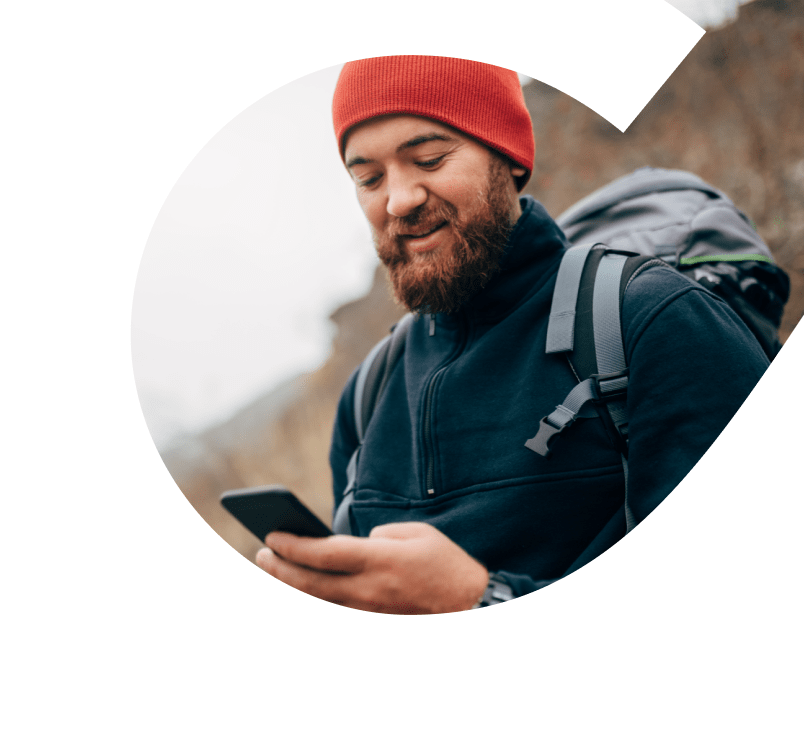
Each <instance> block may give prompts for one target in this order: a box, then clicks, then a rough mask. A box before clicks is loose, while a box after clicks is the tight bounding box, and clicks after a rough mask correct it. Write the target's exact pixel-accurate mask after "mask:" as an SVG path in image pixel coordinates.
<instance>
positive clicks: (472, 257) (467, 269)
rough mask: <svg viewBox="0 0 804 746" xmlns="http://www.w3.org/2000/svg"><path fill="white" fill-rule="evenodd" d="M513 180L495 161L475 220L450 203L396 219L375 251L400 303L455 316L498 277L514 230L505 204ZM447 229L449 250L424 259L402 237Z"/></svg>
mask: <svg viewBox="0 0 804 746" xmlns="http://www.w3.org/2000/svg"><path fill="white" fill-rule="evenodd" d="M510 178H511V175H510V173H509V171H508V168H507V165H506V163H505V162H504V161H503V160H501V159H499V158H492V162H491V165H490V167H489V177H488V182H487V184H486V187H485V191H484V192H481V193H480V195H479V200H478V203H477V205H476V206H475V208H474V209H473V210H472V212H471V214H468V215H465V216H462V215H459V214H458V210H457V209H456V207H455V206H454V205H453V204H451V203H449V202H446V201H443V200H438V201H437V202H432V201H431V200H428V201H427V203H426V204H424V205H421V206H419V207H417V208H416V209H415V210H414V211H413V212H411V213H410V214H409V215H405V216H404V217H401V218H395V219H394V220H393V221H392V222H391V223H390V224H389V225H388V227H387V228H386V230H385V231H384V232H383V233H382V235H379V236H378V235H376V234H375V236H374V245H375V246H376V248H377V254H378V255H379V257H380V260H381V261H382V263H383V264H384V265H385V266H386V267H387V268H388V276H389V279H390V282H391V286H392V288H393V291H394V296H395V297H396V299H397V301H398V302H399V303H401V304H402V305H403V306H405V307H406V308H408V309H409V310H410V311H413V312H415V313H420V314H422V313H454V312H455V311H457V310H459V309H460V308H461V307H462V306H463V305H464V304H465V303H466V302H467V301H468V300H469V299H470V298H472V297H473V296H474V295H476V294H477V292H478V291H480V290H482V289H483V288H484V287H485V286H486V284H487V283H488V281H489V280H490V279H491V278H492V277H494V275H495V274H497V273H498V272H499V271H500V262H501V260H502V257H503V255H504V254H505V245H506V243H507V241H508V237H509V235H510V234H511V231H512V229H513V227H514V224H513V221H512V220H511V216H510V213H511V203H510V201H509V200H508V198H507V194H508V186H509V185H508V181H509V180H510ZM440 223H446V224H447V229H448V230H449V231H450V233H451V238H452V240H451V241H449V242H448V243H449V244H451V245H448V246H445V247H439V248H437V249H436V250H435V251H434V252H432V253H428V254H425V255H417V254H413V255H411V254H410V253H409V252H408V251H407V250H406V248H405V244H404V238H403V235H404V234H406V233H408V234H410V233H414V234H415V233H416V232H417V231H419V230H423V229H426V228H428V227H432V226H435V225H438V224H440Z"/></svg>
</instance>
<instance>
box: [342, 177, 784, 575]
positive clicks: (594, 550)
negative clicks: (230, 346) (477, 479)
mask: <svg viewBox="0 0 804 746" xmlns="http://www.w3.org/2000/svg"><path fill="white" fill-rule="evenodd" d="M556 222H557V223H558V225H559V227H561V229H562V230H563V231H564V233H565V235H566V236H567V239H568V240H569V241H570V242H571V243H576V242H582V243H580V245H574V246H573V247H572V248H570V249H568V250H567V251H566V252H565V254H564V256H563V258H562V261H561V265H560V266H559V270H558V275H557V278H556V287H555V290H554V292H553V299H552V306H551V310H550V319H549V322H548V329H547V344H546V349H545V352H546V353H547V354H564V355H566V356H567V358H568V361H569V364H570V366H571V367H572V369H573V372H574V373H575V375H576V377H577V378H578V380H579V383H578V384H577V385H576V386H575V387H574V388H573V389H572V390H571V391H570V392H569V393H568V395H567V397H566V398H565V399H564V401H563V402H562V403H560V404H558V405H557V406H556V409H555V411H554V412H552V413H551V414H550V415H548V416H546V417H544V418H542V420H541V421H540V423H539V429H538V431H537V433H536V435H534V436H533V437H532V438H530V439H529V440H528V441H526V443H525V447H527V448H529V449H530V450H532V451H534V452H535V453H538V454H539V455H541V456H544V457H546V458H549V457H550V453H551V450H552V448H553V447H555V445H556V442H557V440H558V438H559V437H560V435H561V433H562V432H564V431H565V430H566V429H567V428H568V427H570V426H571V425H572V424H573V423H574V422H575V421H576V419H577V418H579V417H588V416H599V417H601V419H602V421H603V423H604V426H605V427H606V429H607V431H608V432H609V434H610V437H611V440H612V443H613V444H614V447H615V448H616V449H617V450H618V452H619V453H620V456H621V460H622V463H623V469H624V471H625V482H626V486H627V483H628V421H627V416H626V407H625V398H626V394H627V387H628V368H627V364H626V359H625V353H624V344H623V336H622V329H621V326H620V309H621V305H622V298H623V295H624V293H625V290H626V288H627V287H628V283H629V282H630V281H631V280H633V279H634V278H635V277H636V276H637V275H638V274H640V273H641V272H643V271H644V270H645V269H648V268H649V267H651V266H655V265H665V264H667V265H669V266H671V267H674V268H675V269H677V270H678V271H680V272H681V273H682V274H685V275H688V276H690V277H691V278H692V279H693V280H695V281H697V282H699V283H700V284H701V285H702V286H704V287H705V288H707V289H708V290H710V291H711V292H713V293H715V294H716V295H718V296H719V297H721V298H723V299H724V300H725V301H726V302H727V303H728V304H729V305H730V306H731V307H732V309H733V310H734V311H735V312H736V313H737V314H738V315H739V316H740V317H741V318H742V319H743V321H744V322H745V324H746V326H747V327H748V328H749V329H750V330H751V332H752V333H753V334H754V336H755V337H756V338H757V340H758V341H759V343H760V345H761V346H762V348H763V350H764V351H765V353H766V354H767V355H768V358H769V359H773V357H774V356H775V355H776V353H777V352H778V350H779V349H780V348H781V344H780V342H779V338H778V332H777V329H778V326H779V323H780V321H781V315H782V311H783V309H784V304H785V302H786V301H787V298H788V296H789V292H790V281H789V278H788V277H787V274H786V273H785V272H784V270H782V269H781V268H779V267H778V266H777V265H776V263H775V262H774V260H773V257H772V256H771V253H770V250H769V249H768V247H767V246H766V245H765V243H764V242H763V241H762V239H761V238H760V237H759V235H758V234H757V233H756V231H755V230H754V228H753V226H752V224H751V221H750V220H749V219H748V217H747V216H746V215H745V214H744V213H742V212H741V211H740V210H738V209H737V208H736V207H735V206H734V204H733V203H732V201H731V200H730V199H729V198H728V197H727V196H726V195H725V194H723V192H721V191H719V190H717V189H715V188H714V187H712V186H710V185H709V184H707V183H706V182H704V181H702V180H701V179H700V178H698V177H697V176H695V175H694V174H691V173H687V172H684V171H676V170H668V169H657V168H642V169H639V170H637V171H635V172H634V173H632V174H629V175H627V176H624V177H621V178H620V179H617V180H615V181H613V182H611V183H610V184H608V185H606V186H604V187H602V188H601V189H599V190H597V191H596V192H594V193H592V194H591V195H589V196H588V197H586V198H584V199H583V200H581V201H580V202H578V203H577V204H575V205H573V206H572V207H571V208H569V209H568V210H567V211H565V212H564V213H562V214H561V215H560V216H559V218H558V219H557V220H556ZM412 320H413V315H412V314H408V315H407V316H405V317H404V318H403V319H402V320H401V321H400V322H398V323H397V324H396V325H395V326H394V327H393V328H392V330H391V334H390V335H389V336H388V337H386V338H385V339H383V340H381V341H380V342H379V343H377V345H376V346H375V347H374V348H373V349H372V351H371V352H370V353H369V355H368V356H367V357H366V359H365V360H364V361H363V363H362V365H361V367H360V369H359V372H358V375H357V380H356V383H355V392H354V396H355V400H354V417H355V428H356V432H357V435H358V447H357V448H356V449H355V451H354V453H353V454H352V457H351V459H350V461H349V465H348V467H347V481H348V483H347V486H346V489H345V490H344V497H343V500H342V501H341V503H340V504H339V506H338V509H337V511H336V513H335V517H334V520H333V531H334V532H335V533H353V531H352V526H351V517H350V514H351V510H350V505H351V501H352V497H353V494H354V489H355V477H356V473H357V461H358V458H359V452H360V447H361V445H362V443H363V438H364V435H365V432H366V429H367V427H368V423H369V420H370V419H371V415H372V413H373V411H374V407H375V406H376V403H377V401H378V400H379V397H380V395H381V394H382V391H383V390H384V388H385V384H386V383H387V381H388V378H389V376H390V373H391V371H392V370H393V368H394V366H395V365H396V363H397V362H398V360H399V359H400V358H401V356H402V353H403V352H404V345H405V338H406V335H407V329H408V327H409V326H410V323H411V322H412ZM586 405H590V406H586ZM582 410H583V411H582ZM623 522H624V523H625V526H626V532H627V531H630V530H631V529H632V528H633V527H634V525H635V523H636V521H635V519H634V517H633V515H632V514H631V511H630V509H629V505H628V493H627V489H626V493H625V499H624V504H623V507H622V509H621V511H620V512H618V513H617V514H615V516H613V517H612V519H611V521H609V524H607V526H606V527H605V528H604V529H603V531H601V532H600V534H599V535H598V537H597V538H596V539H595V540H594V541H593V542H592V544H590V546H589V547H588V548H587V549H586V550H585V551H584V553H583V554H582V555H581V556H580V557H579V558H578V559H577V560H576V562H575V563H574V564H573V565H572V567H570V569H569V570H567V573H566V574H569V573H570V572H573V571H574V570H576V569H578V568H579V567H581V566H583V565H584V564H586V562H588V561H590V560H591V559H593V558H594V557H596V556H598V555H599V554H601V553H602V552H604V551H605V550H606V549H608V548H609V547H610V546H612V545H613V544H614V543H615V542H616V541H617V540H618V539H619V538H621V536H622V532H621V528H620V527H621V526H622V524H623Z"/></svg>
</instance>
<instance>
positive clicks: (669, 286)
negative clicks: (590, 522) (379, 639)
mask: <svg viewBox="0 0 804 746" xmlns="http://www.w3.org/2000/svg"><path fill="white" fill-rule="evenodd" d="M656 298H662V299H663V300H662V301H661V302H659V303H658V304H657V303H656ZM623 322H624V324H623V326H624V329H625V345H626V358H627V359H628V361H629V386H628V403H627V406H628V414H629V434H630V440H629V455H628V502H629V506H630V507H631V509H632V511H633V513H634V516H635V518H636V519H637V521H642V520H644V519H645V517H647V515H648V514H649V513H651V511H653V510H654V509H655V508H656V506H657V505H659V503H661V502H662V500H664V498H665V497H667V496H668V495H669V494H670V493H671V492H672V491H673V489H674V488H675V487H676V486H677V485H678V484H679V483H680V482H681V480H682V479H684V477H685V476H686V475H687V474H688V473H689V471H690V470H691V469H692V467H693V466H695V464H696V463H697V462H698V461H699V460H700V458H701V457H702V456H703V455H704V453H706V451H707V450H708V448H709V446H711V445H712V443H714V442H715V440H716V439H717V437H718V435H720V433H721V432H722V431H723V429H724V428H725V427H726V425H727V424H728V423H729V421H730V420H731V418H732V417H733V416H734V415H735V414H736V412H737V410H738V409H739V408H740V406H741V405H742V403H743V402H744V401H745V399H746V398H747V397H748V395H749V394H750V393H751V391H752V389H753V388H754V386H755V385H756V383H757V382H758V381H759V379H760V378H761V377H762V374H763V373H764V372H765V370H766V369H767V367H768V359H767V357H766V356H765V353H764V352H763V350H762V348H761V347H760V345H759V343H758V342H757V341H756V339H755V338H754V336H753V335H752V334H751V332H750V331H749V330H748V328H747V327H746V326H745V324H744V323H743V322H742V320H741V319H740V318H739V317H738V316H737V315H736V314H735V313H734V312H733V311H732V309H731V308H730V307H729V306H728V305H727V304H726V303H725V302H724V301H722V300H720V299H719V298H717V297H716V296H714V295H713V294H712V293H710V292H709V291H707V290H705V289H704V288H702V287H701V286H699V285H697V284H696V283H693V282H691V281H689V280H688V279H687V278H685V277H683V276H681V275H679V274H678V273H675V272H672V273H671V272H670V271H669V270H667V269H660V270H658V271H657V270H650V271H646V272H645V273H644V274H643V275H640V276H639V277H637V278H635V280H634V282H633V283H632V285H631V286H629V293H628V294H627V295H626V298H625V300H624V305H623ZM621 513H622V518H620V517H619V516H615V520H614V522H610V524H609V525H608V526H606V527H605V529H603V531H601V535H600V536H599V537H598V539H599V540H600V541H598V539H596V540H595V543H594V544H595V546H594V547H591V546H590V550H594V551H591V553H589V552H586V553H584V554H585V555H586V556H585V558H584V560H583V561H582V562H580V563H576V564H575V565H574V567H576V568H577V567H579V566H581V565H583V564H585V562H586V561H589V560H590V559H592V558H593V557H594V556H598V555H599V554H601V553H602V552H603V551H605V549H607V548H608V547H609V546H611V545H613V544H614V543H616V541H618V540H619V538H621V537H622V536H623V535H624V533H625V521H624V512H623V511H621ZM617 521H619V523H621V524H622V525H621V526H620V525H615V523H616V522H617ZM604 534H606V535H605V536H604ZM490 569H493V568H490ZM496 573H497V574H498V575H500V576H502V577H503V578H505V580H506V582H507V583H508V584H509V585H510V586H511V589H512V590H513V592H514V595H515V596H522V595H525V594H527V593H531V592H532V591H535V590H538V589H540V588H543V587H545V586H546V585H549V584H550V583H552V582H555V580H556V579H557V578H554V579H549V580H540V579H534V578H530V577H528V576H525V575H515V574H512V573H507V572H505V571H496Z"/></svg>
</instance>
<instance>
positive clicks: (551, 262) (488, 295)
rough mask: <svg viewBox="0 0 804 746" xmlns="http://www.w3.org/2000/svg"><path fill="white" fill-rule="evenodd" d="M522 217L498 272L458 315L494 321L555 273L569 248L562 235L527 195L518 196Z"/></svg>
mask: <svg viewBox="0 0 804 746" xmlns="http://www.w3.org/2000/svg"><path fill="white" fill-rule="evenodd" d="M519 202H520V205H521V206H522V215H521V216H520V218H519V220H517V222H516V225H515V226H514V230H513V231H512V233H511V236H510V237H509V239H508V244H507V245H506V249H505V256H504V257H503V260H502V264H501V271H500V272H499V274H497V275H495V277H493V278H492V279H491V281H490V282H489V284H488V285H486V287H485V288H484V289H483V290H482V291H481V292H480V293H478V294H477V295H476V296H475V297H474V298H472V299H471V300H470V301H469V302H468V303H467V304H466V306H465V307H464V309H463V310H462V311H460V312H458V313H457V314H453V316H458V315H459V314H460V313H466V314H467V315H468V316H469V317H470V318H471V319H473V320H474V321H487V322H494V321H496V320H498V319H499V318H502V317H504V316H506V315H508V314H509V313H510V312H511V311H513V310H514V308H516V307H517V306H518V305H520V304H521V303H522V302H524V301H525V300H526V299H527V298H529V297H530V296H532V295H533V294H534V293H535V292H537V291H538V290H539V289H540V288H541V287H543V286H544V284H545V283H546V282H547V281H548V280H549V279H550V278H551V277H552V276H553V275H554V274H555V272H556V271H558V264H559V262H560V260H561V256H562V254H563V253H564V251H565V250H566V248H567V247H568V245H569V244H568V242H567V239H566V237H565V236H564V233H563V232H562V231H561V229H560V228H559V227H558V225H557V224H556V222H555V221H554V220H553V219H552V218H551V217H550V216H549V215H548V214H547V211H546V210H545V209H544V207H543V206H542V205H541V203H539V202H537V201H536V200H535V199H533V197H531V196H530V195H525V196H523V197H520V200H519Z"/></svg>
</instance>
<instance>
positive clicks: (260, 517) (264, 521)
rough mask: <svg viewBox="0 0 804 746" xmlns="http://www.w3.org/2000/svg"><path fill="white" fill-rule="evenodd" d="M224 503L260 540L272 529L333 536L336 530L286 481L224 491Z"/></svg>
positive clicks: (222, 500) (299, 534)
mask: <svg viewBox="0 0 804 746" xmlns="http://www.w3.org/2000/svg"><path fill="white" fill-rule="evenodd" d="M221 505H223V507H224V508H226V510H228V511H229V512H230V513H231V514H232V515H233V516H234V517H235V518H237V520H238V521H240V523H242V524H243V525H244V526H245V527H246V528H247V529H248V530H249V531H251V533H252V534H254V536H256V537H257V538H258V539H259V540H260V541H265V537H266V536H267V535H268V534H270V533H271V531H287V532H288V533H289V534H296V535H297V536H315V537H321V536H332V531H330V530H329V528H328V527H327V526H326V524H325V523H323V522H322V521H321V520H319V518H318V517H317V516H316V515H315V514H314V513H313V512H312V511H311V510H310V509H309V508H308V507H307V506H306V505H304V504H303V503H302V502H301V501H300V500H299V499H298V498H297V497H296V496H295V495H294V494H293V493H292V492H291V491H290V490H288V489H287V488H285V487H283V486H282V485H278V484H272V485H264V486H262V487H246V488H245V489H239V490H229V491H227V492H224V493H223V494H222V495H221Z"/></svg>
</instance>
